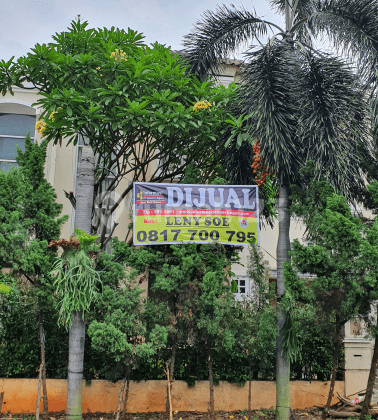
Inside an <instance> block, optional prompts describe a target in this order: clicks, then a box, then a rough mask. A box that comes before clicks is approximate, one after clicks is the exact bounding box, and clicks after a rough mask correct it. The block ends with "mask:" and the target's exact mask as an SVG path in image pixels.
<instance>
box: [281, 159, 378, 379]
mask: <svg viewBox="0 0 378 420" xmlns="http://www.w3.org/2000/svg"><path fill="white" fill-rule="evenodd" d="M302 173H303V176H304V182H303V184H302V185H303V187H302V189H299V188H298V187H296V188H293V189H292V191H293V196H292V199H293V206H292V210H293V211H294V212H295V213H296V214H297V215H300V216H303V219H304V221H305V223H306V225H307V240H308V244H307V245H306V246H305V245H302V244H300V243H299V242H298V241H297V240H296V241H294V243H293V246H292V251H291V262H290V263H285V264H284V276H285V284H286V287H287V291H286V295H285V299H284V305H286V307H291V308H293V309H292V310H293V318H294V320H295V317H296V316H299V317H302V318H306V317H307V319H308V320H307V321H306V324H307V325H308V324H309V323H310V322H309V320H311V319H312V320H313V325H312V327H307V328H306V331H307V332H304V331H299V330H298V328H295V326H294V327H293V330H294V331H295V330H297V331H298V334H299V337H300V336H302V337H303V336H304V339H305V340H306V341H307V342H308V343H309V340H310V339H311V340H312V339H313V337H312V336H311V338H310V337H309V336H308V335H307V334H308V331H311V332H312V333H313V335H314V337H316V336H318V337H319V334H321V335H323V332H321V331H326V332H328V336H329V337H330V339H329V341H328V343H327V341H323V344H322V346H319V351H318V352H317V356H316V359H317V362H316V363H314V364H313V367H314V369H316V371H317V375H319V377H323V378H324V377H327V370H324V368H319V367H317V366H316V365H317V364H318V365H321V364H323V362H321V363H319V361H320V359H321V358H323V359H324V361H325V360H326V357H324V356H322V354H323V355H324V352H326V351H329V348H332V347H333V346H336V344H335V343H337V342H339V341H340V340H341V330H342V327H343V325H344V324H345V323H346V322H347V321H349V320H351V319H352V318H354V317H356V316H366V317H367V316H368V314H369V312H370V305H371V303H372V302H373V301H375V300H376V299H377V297H378V294H377V282H378V271H377V263H378V235H377V232H378V230H377V229H378V224H377V222H376V221H374V223H373V225H372V226H368V225H364V224H362V223H361V220H360V219H359V218H358V217H356V216H354V215H353V214H352V212H351V209H350V207H349V206H348V204H347V202H346V200H345V198H344V197H341V196H339V195H337V194H336V193H335V192H334V190H333V188H332V187H331V186H330V185H329V183H328V182H327V181H325V180H323V179H320V180H319V181H318V180H317V178H316V177H315V173H314V167H313V166H312V165H309V166H308V167H307V168H304V170H303V172H302ZM298 273H308V274H307V275H311V278H310V279H309V278H301V277H300V276H299V274H298ZM304 311H308V313H307V314H305V313H304ZM302 345H303V343H302ZM309 347H310V349H311V347H312V345H309ZM310 349H309V350H310ZM311 352H312V353H314V352H316V350H312V351H309V353H311ZM303 363H304V366H306V365H307V364H308V360H307V361H306V360H304V362H303ZM327 363H329V362H327ZM339 363H340V362H339ZM323 366H325V365H324V364H323ZM305 369H306V370H307V371H310V369H309V368H308V367H306V368H305ZM310 375H311V373H310Z"/></svg>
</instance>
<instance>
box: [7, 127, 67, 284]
mask: <svg viewBox="0 0 378 420" xmlns="http://www.w3.org/2000/svg"><path fill="white" fill-rule="evenodd" d="M46 146H47V143H46V142H43V143H42V144H41V145H38V144H37V143H32V142H31V140H30V136H29V135H28V136H27V137H26V139H25V152H24V153H22V152H21V151H20V150H18V158H17V161H18V164H19V165H20V167H19V169H15V168H11V170H10V171H8V172H4V171H0V186H1V191H0V267H4V265H8V266H11V267H12V268H13V269H14V270H17V271H18V272H20V273H21V274H24V275H26V276H28V277H29V278H31V277H33V278H34V280H36V278H38V276H40V275H41V274H44V275H45V274H46V273H49V272H50V271H51V268H52V261H53V259H54V257H55V252H54V251H53V250H52V249H50V248H47V245H48V243H49V242H50V241H51V240H53V239H58V237H59V232H60V227H61V225H62V224H63V223H64V222H65V221H66V220H67V216H64V217H60V218H59V217H58V216H59V215H60V213H61V210H62V207H63V206H62V205H61V204H58V203H56V202H55V200H56V194H55V191H54V189H53V187H52V186H51V185H50V184H49V183H48V182H47V181H46V180H45V178H44V172H43V165H44V162H45V158H46ZM41 281H42V280H41ZM44 281H47V279H45V280H44Z"/></svg>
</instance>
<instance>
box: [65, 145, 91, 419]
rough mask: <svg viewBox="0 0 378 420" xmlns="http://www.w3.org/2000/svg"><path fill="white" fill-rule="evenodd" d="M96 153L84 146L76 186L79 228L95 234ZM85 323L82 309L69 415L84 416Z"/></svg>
mask: <svg viewBox="0 0 378 420" xmlns="http://www.w3.org/2000/svg"><path fill="white" fill-rule="evenodd" d="M94 170H95V164H94V155H93V150H92V148H91V147H90V146H84V147H83V152H82V155H81V159H80V163H79V169H78V175H77V188H76V212H75V229H81V230H83V231H85V232H86V233H89V234H91V228H92V207H93V189H94ZM84 343H85V324H84V321H83V319H82V316H81V312H77V313H76V314H75V319H74V321H73V322H72V323H71V326H70V330H69V348H68V352H69V355H68V378H67V408H66V418H67V419H69V420H81V417H82V416H81V414H82V409H81V383H82V380H83V368H84Z"/></svg>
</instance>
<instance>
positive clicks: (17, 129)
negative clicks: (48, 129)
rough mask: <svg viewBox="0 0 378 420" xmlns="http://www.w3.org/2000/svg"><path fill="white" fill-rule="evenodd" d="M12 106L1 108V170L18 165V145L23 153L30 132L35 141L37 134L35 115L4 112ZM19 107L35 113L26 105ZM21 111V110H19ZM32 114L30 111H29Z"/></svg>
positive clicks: (7, 105)
mask: <svg viewBox="0 0 378 420" xmlns="http://www.w3.org/2000/svg"><path fill="white" fill-rule="evenodd" d="M11 105H13V106H14V105H15V104H6V105H5V104H2V106H1V107H0V169H4V170H7V169H9V168H10V167H11V166H13V165H16V166H17V163H16V157H17V150H16V146H17V145H18V146H19V147H20V149H21V150H22V151H25V137H26V135H27V133H28V132H30V137H31V139H32V140H34V133H35V121H36V119H35V114H34V115H28V114H26V113H25V114H21V113H11V112H3V111H6V110H7V108H10V107H11ZM18 107H22V108H27V110H28V111H29V110H31V111H32V112H33V113H34V109H30V108H28V107H26V106H24V105H19V106H18ZM18 111H19V110H18ZM29 112H30V111H29Z"/></svg>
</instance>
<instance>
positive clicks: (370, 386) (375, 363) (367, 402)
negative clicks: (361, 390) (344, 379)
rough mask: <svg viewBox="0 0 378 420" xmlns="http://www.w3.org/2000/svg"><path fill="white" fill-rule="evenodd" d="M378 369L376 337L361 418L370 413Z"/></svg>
mask: <svg viewBox="0 0 378 420" xmlns="http://www.w3.org/2000/svg"><path fill="white" fill-rule="evenodd" d="M377 367H378V343H377V337H375V342H374V352H373V357H372V360H371V366H370V373H369V379H368V383H367V387H366V394H365V399H364V404H363V406H362V411H361V417H364V416H366V415H367V413H368V411H369V405H370V402H371V397H372V396H373V392H374V383H375V377H376V375H377Z"/></svg>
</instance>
